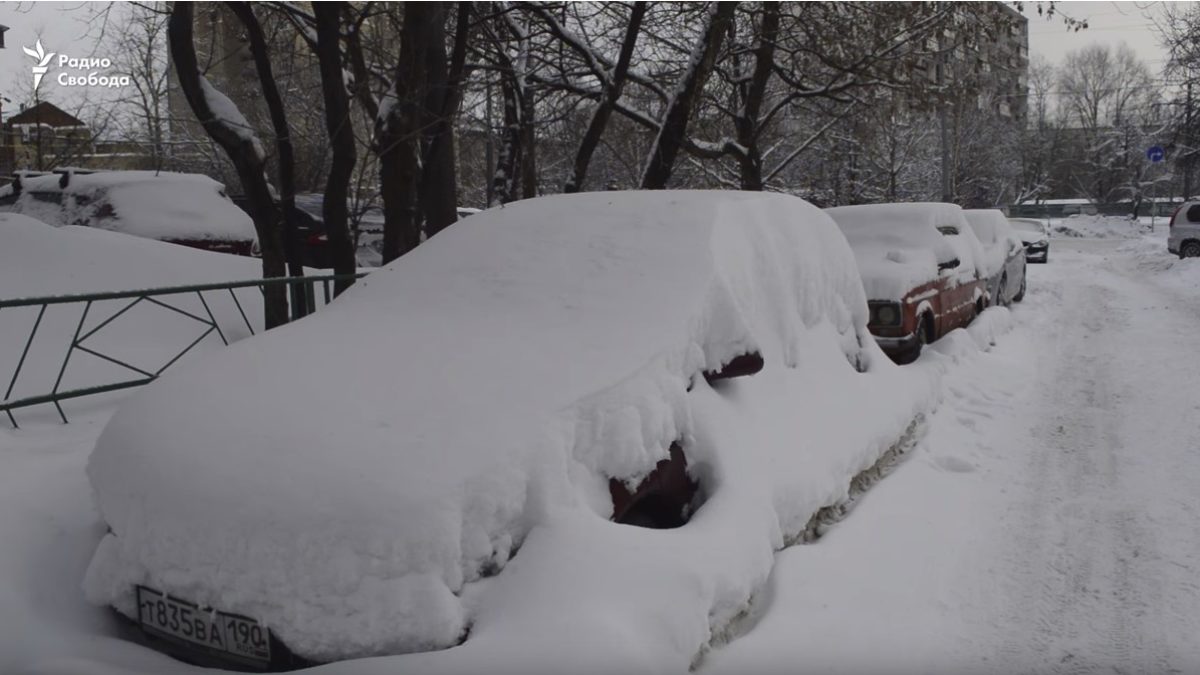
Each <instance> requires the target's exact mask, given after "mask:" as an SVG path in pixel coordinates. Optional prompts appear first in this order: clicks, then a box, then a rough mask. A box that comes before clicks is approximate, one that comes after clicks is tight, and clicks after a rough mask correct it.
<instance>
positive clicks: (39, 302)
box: [0, 272, 367, 428]
mask: <svg viewBox="0 0 1200 675" xmlns="http://www.w3.org/2000/svg"><path fill="white" fill-rule="evenodd" d="M366 274H367V273H366V272H360V273H358V274H343V275H336V274H331V275H323V276H305V277H278V278H271V279H257V280H250V281H236V282H230V283H219V284H199V285H192V286H171V287H166V288H151V289H143V290H131V291H115V292H107V293H88V294H80V295H59V296H48V297H37V298H17V299H13V300H0V312H2V311H3V310H6V309H12V308H18V307H37V308H38V311H37V318H36V319H34V322H33V328H32V329H30V331H29V334H28V336H27V337H26V338H25V340H24V347H23V349H22V350H21V355H20V358H18V359H17V361H16V365H15V367H14V368H13V370H12V375H11V376H10V377H9V379H8V386H7V388H6V389H5V392H4V398H3V399H0V411H2V412H3V413H4V414H5V415H6V416H7V417H8V420H9V422H10V423H11V424H12V426H13V428H17V419H16V417H15V416H14V415H13V411H14V410H17V409H20V408H28V407H31V406H36V405H44V404H53V405H54V407H55V409H57V410H58V415H59V417H61V418H62V421H63V422H64V423H66V422H67V415H66V412H65V411H64V410H63V407H62V405H61V402H62V401H65V400H68V399H73V398H81V397H84V396H93V395H96V394H103V393H105V392H110V391H117V390H120V389H128V388H132V387H140V386H142V385H144V384H147V383H149V382H152V381H153V380H155V379H156V378H158V376H159V375H161V374H162V373H163V371H165V370H166V369H167V368H169V367H171V366H172V365H174V364H175V363H176V362H177V361H179V359H181V358H183V356H184V355H186V354H187V353H188V352H190V351H192V349H193V348H194V347H195V346H196V345H198V344H200V343H201V342H202V341H203V340H204V339H205V338H206V337H208V336H209V335H211V334H213V333H216V334H217V337H219V338H220V339H221V342H222V343H223V344H226V345H228V344H229V338H228V337H227V335H226V333H227V331H228V329H229V328H230V327H229V326H226V329H227V330H222V327H221V323H220V322H219V321H218V320H217V317H216V315H214V314H213V311H212V308H211V307H210V305H209V300H211V299H212V294H222V295H223V294H224V293H228V294H229V297H230V299H231V300H232V301H233V306H234V307H236V308H237V315H238V316H239V317H240V319H241V322H242V323H244V325H245V327H246V330H247V331H249V333H250V335H254V333H255V330H254V323H253V322H251V320H250V318H249V317H248V316H247V315H246V311H245V309H244V308H243V307H242V302H241V300H239V299H238V296H237V294H236V293H235V292H234V290H235V289H243V288H258V290H259V291H260V292H261V293H263V294H265V293H266V289H267V288H268V287H271V286H288V287H289V288H290V289H293V290H294V289H296V288H297V287H301V286H302V287H304V288H306V289H307V293H304V294H303V297H305V298H306V299H307V300H306V304H307V308H306V310H307V311H306V312H305V313H312V312H313V311H315V310H316V309H317V306H318V305H317V287H318V285H319V286H320V287H321V289H322V296H321V297H323V298H324V303H323V304H328V303H329V302H330V301H331V300H332V298H333V293H332V287H331V284H333V283H335V282H338V281H349V280H353V279H360V278H362V277H364V276H366ZM205 293H208V294H209V297H208V298H206V297H205ZM193 294H194V296H195V297H196V298H198V299H199V301H200V306H201V307H202V308H203V312H202V313H200V312H196V311H188V310H186V309H182V308H180V307H177V306H174V305H172V304H169V303H168V302H164V301H163V300H161V299H159V298H164V297H167V296H185V297H191V296H192V295H193ZM289 295H291V296H292V297H296V295H297V294H295V293H289ZM120 300H128V301H129V302H127V303H125V304H124V306H122V307H120V308H119V309H117V310H116V311H115V312H114V313H112V314H111V315H109V316H108V317H107V318H105V319H104V320H102V321H100V322H98V323H97V324H95V325H93V326H90V327H88V329H87V330H86V331H85V330H84V326H85V324H86V322H87V319H88V316H89V314H92V313H93V312H92V310H93V308H94V307H96V305H97V303H101V302H108V301H120ZM141 303H147V304H148V305H151V306H155V307H159V308H162V309H163V310H164V311H170V312H173V313H175V314H177V315H181V316H184V317H187V318H188V319H190V320H192V321H195V322H197V323H198V324H200V325H202V326H205V327H206V329H205V330H204V332H203V333H201V334H200V336H199V337H197V338H195V339H193V340H192V341H191V342H190V343H188V344H187V345H186V346H184V347H183V348H182V349H180V350H179V351H177V352H174V355H173V356H171V357H170V358H169V359H168V360H167V362H166V363H165V364H164V365H162V366H161V367H158V368H156V369H153V370H150V369H146V368H140V367H138V366H135V365H133V364H131V363H128V362H127V361H125V360H123V359H122V358H119V357H117V356H114V355H112V354H105V353H104V352H103V351H102V348H100V347H99V346H95V345H91V346H90V345H86V344H84V343H85V342H87V340H88V339H89V338H92V337H93V336H95V335H96V334H97V333H98V332H99V331H100V330H101V329H103V328H105V327H106V326H109V325H110V324H112V323H113V322H114V321H116V320H117V319H119V318H120V317H122V316H125V315H126V313H127V312H129V310H131V309H133V308H134V307H135V306H137V305H139V304H141ZM57 305H79V306H82V311H81V312H80V314H79V320H78V321H77V322H76V323H75V329H74V336H73V337H72V338H71V341H70V343H69V344H68V345H67V347H66V353H65V354H64V355H63V358H62V364H61V365H60V366H59V367H58V369H57V371H58V372H57V376H56V377H55V379H54V384H53V386H49V391H46V392H45V393H40V394H36V395H32V396H25V397H23V398H10V397H11V396H12V395H13V391H14V390H15V388H16V386H17V381H18V379H19V378H20V377H21V373H22V370H23V369H24V368H25V366H26V359H27V358H28V356H29V354H30V350H31V348H32V347H33V346H34V343H35V340H36V339H37V337H38V335H39V333H38V329H39V328H40V327H41V326H42V323H43V319H44V318H45V316H46V310H47V308H49V307H51V306H57ZM3 316H4V315H3V314H2V313H0V320H2V319H3ZM239 330H240V326H239ZM47 339H48V338H47ZM76 352H83V353H86V354H89V355H91V356H94V357H96V358H99V359H101V360H103V361H107V362H109V363H112V364H114V365H116V366H120V367H121V368H124V369H125V370H126V371H128V372H129V373H133V374H135V375H136V377H132V378H131V379H122V380H119V381H115V382H106V383H104V384H97V385H91V386H86V387H79V388H75V389H65V390H64V389H62V385H63V380H64V376H66V374H67V368H68V366H69V365H70V363H71V357H72V356H73V355H74V354H75V353H76Z"/></svg>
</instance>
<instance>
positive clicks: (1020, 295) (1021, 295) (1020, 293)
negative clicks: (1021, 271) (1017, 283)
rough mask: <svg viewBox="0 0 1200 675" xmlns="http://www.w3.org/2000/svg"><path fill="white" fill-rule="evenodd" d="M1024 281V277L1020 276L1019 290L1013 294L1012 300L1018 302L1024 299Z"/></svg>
mask: <svg viewBox="0 0 1200 675" xmlns="http://www.w3.org/2000/svg"><path fill="white" fill-rule="evenodd" d="M1025 281H1026V279H1025V277H1021V290H1019V291H1017V294H1016V295H1014V296H1013V302H1020V301H1022V300H1024V299H1025Z"/></svg>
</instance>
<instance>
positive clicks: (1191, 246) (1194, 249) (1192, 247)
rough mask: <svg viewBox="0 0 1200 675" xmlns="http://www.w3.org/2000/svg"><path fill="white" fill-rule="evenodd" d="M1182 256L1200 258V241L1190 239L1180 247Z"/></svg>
mask: <svg viewBox="0 0 1200 675" xmlns="http://www.w3.org/2000/svg"><path fill="white" fill-rule="evenodd" d="M1179 257H1180V258H1200V241H1189V242H1188V243H1186V244H1184V245H1183V247H1182V248H1180V249H1179Z"/></svg>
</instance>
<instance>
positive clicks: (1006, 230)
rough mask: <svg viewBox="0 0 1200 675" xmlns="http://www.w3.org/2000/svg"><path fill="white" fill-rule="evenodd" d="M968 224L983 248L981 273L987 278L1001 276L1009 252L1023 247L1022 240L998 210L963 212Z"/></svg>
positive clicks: (970, 210)
mask: <svg viewBox="0 0 1200 675" xmlns="http://www.w3.org/2000/svg"><path fill="white" fill-rule="evenodd" d="M963 215H964V216H966V219H967V224H968V225H970V226H971V230H972V231H973V232H974V233H975V236H976V237H977V238H978V239H979V243H980V246H981V247H982V255H981V257H980V260H981V262H980V265H979V266H980V272H981V273H982V274H983V276H985V277H991V276H994V275H996V274H999V273H1000V271H1001V270H1002V269H1004V263H1005V261H1007V260H1008V252H1009V250H1011V249H1012V248H1013V247H1014V246H1019V245H1021V239H1020V237H1018V236H1017V235H1016V233H1014V232H1013V231H1012V226H1011V225H1009V224H1008V218H1006V217H1004V213H1002V212H1000V211H997V210H996V209H969V210H965V211H963Z"/></svg>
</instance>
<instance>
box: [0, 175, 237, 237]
mask: <svg viewBox="0 0 1200 675" xmlns="http://www.w3.org/2000/svg"><path fill="white" fill-rule="evenodd" d="M60 179H61V176H59V175H56V174H46V175H41V176H25V177H23V178H21V194H20V195H19V196H18V198H17V200H16V202H15V203H14V204H12V205H11V206H6V207H0V208H2V209H4V210H9V211H12V212H15V213H22V214H25V215H28V216H31V217H33V218H36V219H38V220H41V221H43V222H46V223H49V224H51V225H58V226H63V225H83V226H89V227H95V228H99V229H103V230H113V231H116V232H122V233H125V234H132V235H136V236H139V237H146V238H149V239H195V240H207V239H213V240H221V241H253V240H254V239H255V238H256V235H255V232H254V223H253V222H252V221H251V220H250V216H248V215H246V212H245V211H242V210H241V209H239V208H238V207H237V205H235V204H234V203H233V202H232V201H230V200H229V199H227V198H226V197H225V196H224V186H222V185H221V184H220V183H218V182H216V181H215V180H213V179H211V178H209V177H207V176H202V175H199V174H186V173H170V172H165V171H164V172H155V171H101V172H97V173H90V174H72V175H71V176H70V181H69V182H68V184H67V186H66V187H65V188H64V187H61V185H60ZM39 193H40V194H39ZM11 194H12V186H5V187H3V188H0V197H3V196H9V195H11Z"/></svg>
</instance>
